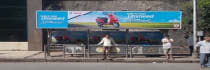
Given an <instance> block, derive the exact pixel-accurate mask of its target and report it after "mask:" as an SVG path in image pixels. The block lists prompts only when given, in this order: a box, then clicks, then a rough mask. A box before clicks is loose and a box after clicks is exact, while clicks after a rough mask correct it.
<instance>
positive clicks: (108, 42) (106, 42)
mask: <svg viewBox="0 0 210 70" xmlns="http://www.w3.org/2000/svg"><path fill="white" fill-rule="evenodd" d="M102 43H103V47H104V57H103V59H102V60H105V59H107V57H109V58H110V50H111V48H112V46H113V44H114V45H116V43H115V41H114V40H113V39H112V38H111V37H110V36H109V35H108V34H106V35H105V37H103V38H102V40H101V41H100V42H99V43H98V44H97V45H101V44H102ZM110 60H111V58H110Z"/></svg>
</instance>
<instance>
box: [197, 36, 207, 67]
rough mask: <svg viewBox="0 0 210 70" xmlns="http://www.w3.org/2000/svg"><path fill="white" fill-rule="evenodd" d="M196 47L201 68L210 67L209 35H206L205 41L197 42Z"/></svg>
mask: <svg viewBox="0 0 210 70" xmlns="http://www.w3.org/2000/svg"><path fill="white" fill-rule="evenodd" d="M196 47H200V65H201V67H202V68H203V67H210V35H206V36H205V40H203V41H200V42H198V43H197V44H196V46H195V49H196Z"/></svg>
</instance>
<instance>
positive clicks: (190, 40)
mask: <svg viewBox="0 0 210 70" xmlns="http://www.w3.org/2000/svg"><path fill="white" fill-rule="evenodd" d="M187 44H188V47H189V49H190V56H192V53H193V37H192V36H190V37H189V38H188V39H187Z"/></svg>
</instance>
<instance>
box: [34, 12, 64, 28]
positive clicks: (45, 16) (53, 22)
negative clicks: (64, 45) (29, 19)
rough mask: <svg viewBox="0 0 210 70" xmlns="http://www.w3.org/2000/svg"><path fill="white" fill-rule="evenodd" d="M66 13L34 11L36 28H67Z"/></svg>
mask: <svg viewBox="0 0 210 70" xmlns="http://www.w3.org/2000/svg"><path fill="white" fill-rule="evenodd" d="M67 18H68V12H67V11H36V27H37V28H38V29H66V28H68V19H67Z"/></svg>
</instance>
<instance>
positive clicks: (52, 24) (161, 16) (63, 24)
mask: <svg viewBox="0 0 210 70" xmlns="http://www.w3.org/2000/svg"><path fill="white" fill-rule="evenodd" d="M68 27H69V28H74V27H76V28H131V29H132V28H134V29H135V28H147V29H180V28H181V11H37V28H40V29H41V28H68Z"/></svg>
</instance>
